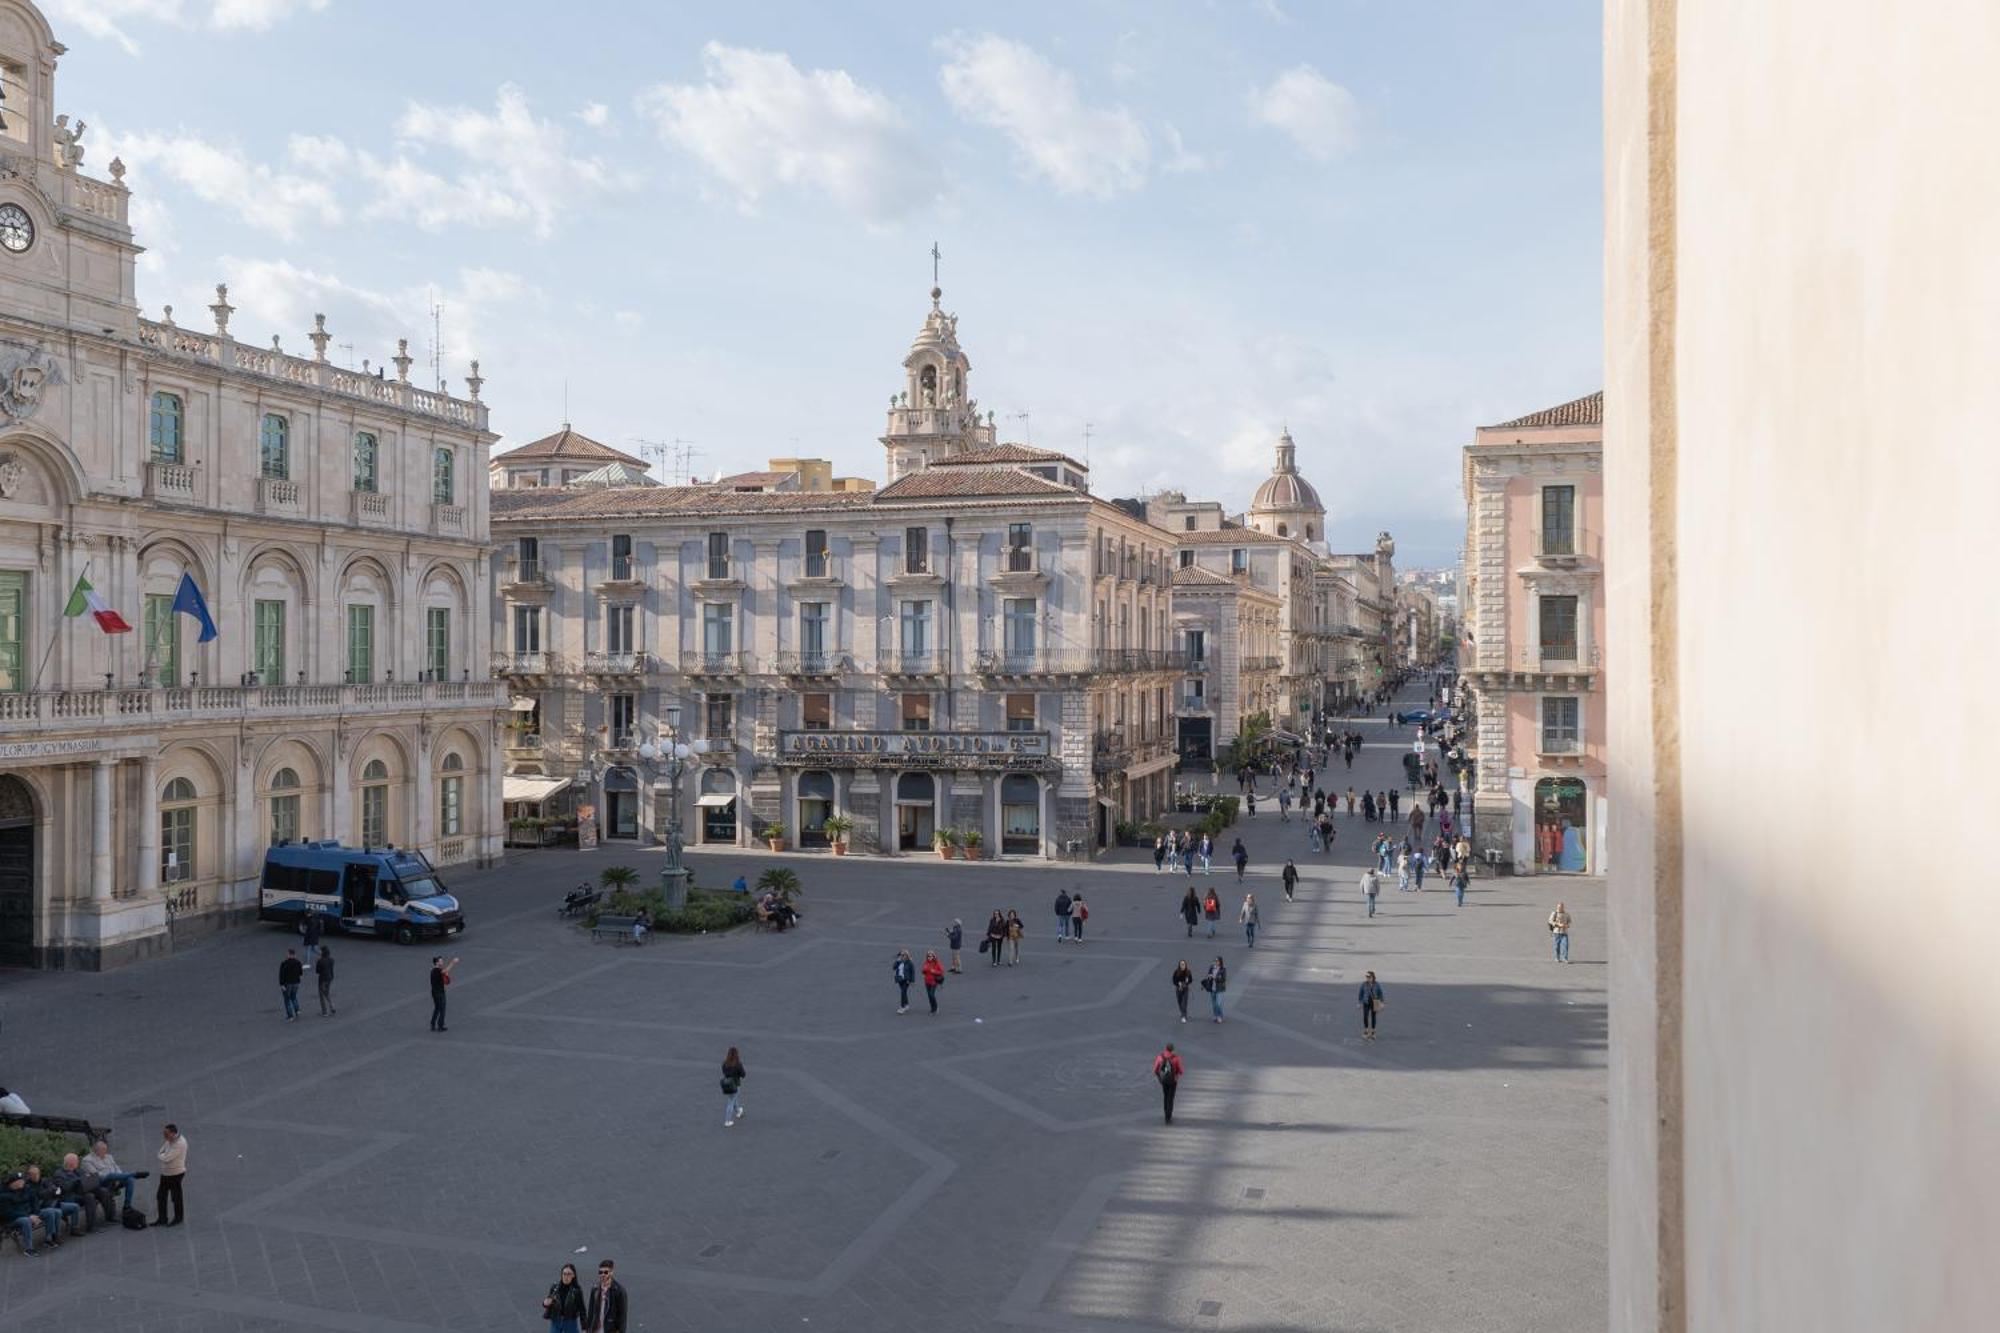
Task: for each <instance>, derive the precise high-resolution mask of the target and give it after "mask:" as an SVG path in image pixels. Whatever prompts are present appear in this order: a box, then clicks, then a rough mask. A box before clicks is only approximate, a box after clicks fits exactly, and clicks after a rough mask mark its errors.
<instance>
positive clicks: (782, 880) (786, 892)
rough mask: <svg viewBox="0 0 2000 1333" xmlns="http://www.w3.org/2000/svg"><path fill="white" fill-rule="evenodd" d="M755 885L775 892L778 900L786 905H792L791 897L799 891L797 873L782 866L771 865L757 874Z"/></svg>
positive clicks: (795, 895)
mask: <svg viewBox="0 0 2000 1333" xmlns="http://www.w3.org/2000/svg"><path fill="white" fill-rule="evenodd" d="M757 887H758V888H759V889H762V890H764V891H766V892H769V893H775V894H777V895H778V898H779V900H780V901H781V902H783V903H784V904H785V906H787V907H790V906H791V905H792V899H794V898H795V897H797V896H798V894H799V892H800V886H799V877H798V875H796V874H795V873H793V872H792V871H791V870H789V869H787V868H786V867H784V866H772V867H771V868H770V869H769V870H766V871H765V872H764V873H763V874H761V875H759V876H757Z"/></svg>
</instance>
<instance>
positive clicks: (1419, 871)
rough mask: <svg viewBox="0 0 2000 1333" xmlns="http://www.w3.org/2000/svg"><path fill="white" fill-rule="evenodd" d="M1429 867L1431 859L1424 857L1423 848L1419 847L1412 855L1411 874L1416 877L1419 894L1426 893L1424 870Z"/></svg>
mask: <svg viewBox="0 0 2000 1333" xmlns="http://www.w3.org/2000/svg"><path fill="white" fill-rule="evenodd" d="M1429 865H1430V859H1429V858H1428V857H1426V856H1425V855H1424V849H1423V848H1421V847H1419V848H1417V849H1416V850H1415V851H1413V852H1411V853H1410V873H1411V874H1412V875H1414V876H1415V877H1416V881H1417V892H1418V893H1422V892H1423V891H1424V870H1425V869H1426V868H1427V867H1428V866H1429Z"/></svg>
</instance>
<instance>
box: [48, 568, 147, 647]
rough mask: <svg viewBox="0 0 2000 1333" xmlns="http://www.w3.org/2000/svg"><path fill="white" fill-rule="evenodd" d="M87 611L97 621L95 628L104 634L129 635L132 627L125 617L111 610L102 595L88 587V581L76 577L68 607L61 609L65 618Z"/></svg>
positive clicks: (79, 576) (81, 577)
mask: <svg viewBox="0 0 2000 1333" xmlns="http://www.w3.org/2000/svg"><path fill="white" fill-rule="evenodd" d="M86 611H88V612H89V613H90V614H91V615H92V616H93V617H94V618H95V619H96V621H97V627H98V628H99V629H101V630H103V631H104V632H105V633H106V634H130V633H131V632H132V627H131V626H130V625H128V624H126V623H125V617H123V616H121V615H119V614H118V613H117V612H116V611H113V610H112V609H111V606H110V604H109V603H108V602H106V601H105V600H104V594H102V593H100V592H98V591H97V589H95V588H93V587H91V586H90V580H89V579H87V578H84V577H83V576H82V575H80V574H79V575H78V576H77V580H76V588H75V589H74V590H73V591H72V592H71V593H70V595H69V605H68V606H65V607H64V608H63V614H64V615H66V616H80V615H82V614H83V613H84V612H86Z"/></svg>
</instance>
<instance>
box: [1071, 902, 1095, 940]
mask: <svg viewBox="0 0 2000 1333" xmlns="http://www.w3.org/2000/svg"><path fill="white" fill-rule="evenodd" d="M1070 901H1071V902H1072V904H1073V906H1072V907H1071V908H1070V921H1069V928H1070V929H1071V930H1073V931H1075V932H1076V942H1077V943H1078V944H1081V943H1083V923H1084V922H1086V921H1088V920H1090V909H1089V908H1088V907H1085V906H1084V905H1083V890H1082V889H1078V890H1077V891H1076V897H1075V898H1073V899H1071V900H1070Z"/></svg>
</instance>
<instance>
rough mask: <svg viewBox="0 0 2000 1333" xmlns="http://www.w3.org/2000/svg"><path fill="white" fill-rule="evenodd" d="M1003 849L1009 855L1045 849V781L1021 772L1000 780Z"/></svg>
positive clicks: (1037, 853)
mask: <svg viewBox="0 0 2000 1333" xmlns="http://www.w3.org/2000/svg"><path fill="white" fill-rule="evenodd" d="M1000 850H1001V851H1002V852H1004V853H1006V854H1007V855H1009V856H1039V855H1040V854H1041V851H1042V784H1041V783H1039V782H1037V781H1035V779H1033V778H1031V777H1028V776H1027V775H1025V774H1022V773H1014V774H1010V775H1009V776H1007V777H1005V778H1002V779H1001V780H1000Z"/></svg>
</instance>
